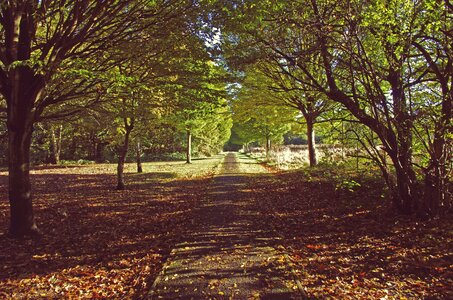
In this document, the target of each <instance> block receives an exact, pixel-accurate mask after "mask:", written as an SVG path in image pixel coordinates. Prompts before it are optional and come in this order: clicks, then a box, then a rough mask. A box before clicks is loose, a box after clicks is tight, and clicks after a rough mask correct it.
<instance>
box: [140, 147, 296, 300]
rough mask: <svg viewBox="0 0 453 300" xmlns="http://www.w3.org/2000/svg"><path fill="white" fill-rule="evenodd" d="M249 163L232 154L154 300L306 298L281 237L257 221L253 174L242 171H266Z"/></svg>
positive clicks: (162, 276)
mask: <svg viewBox="0 0 453 300" xmlns="http://www.w3.org/2000/svg"><path fill="white" fill-rule="evenodd" d="M247 164H253V162H252V163H251V162H250V160H242V159H238V156H237V154H235V153H228V154H227V155H226V157H225V161H224V163H223V168H222V172H221V174H220V175H217V176H216V177H215V178H214V179H213V181H212V183H211V184H210V185H209V186H206V189H207V193H206V194H207V196H206V197H205V199H203V203H202V205H201V207H200V208H199V209H198V210H197V211H196V213H195V214H194V223H195V229H194V230H193V231H191V232H190V233H188V234H187V235H186V239H185V241H184V242H183V243H181V244H178V245H176V247H175V248H174V249H173V250H172V252H171V254H170V256H169V258H168V260H167V262H166V263H165V265H164V267H163V270H162V272H161V273H160V275H159V276H158V277H157V279H156V281H155V282H154V284H153V287H152V289H151V291H150V293H149V297H148V299H196V300H198V299H247V300H248V299H303V294H302V293H301V292H300V290H301V287H300V284H298V283H297V282H296V281H295V280H294V276H293V273H292V272H291V268H290V266H289V264H288V261H287V259H286V258H287V256H286V255H285V253H283V252H282V251H281V250H279V249H280V248H279V247H278V244H279V239H278V238H277V237H276V235H275V233H273V232H270V231H266V229H265V228H264V229H263V228H258V226H257V225H256V224H255V222H254V220H255V219H257V218H259V215H257V214H256V213H254V212H253V211H252V210H251V209H250V204H249V202H250V200H247V199H248V198H249V197H247V194H248V193H250V190H248V188H249V187H248V186H247V182H248V180H249V176H252V174H247V173H244V171H242V170H249V171H252V172H255V171H257V170H258V169H259V171H260V172H261V173H262V172H265V170H264V168H262V167H261V166H259V165H257V164H255V165H253V166H252V165H250V166H249V165H247ZM244 166H246V168H244Z"/></svg>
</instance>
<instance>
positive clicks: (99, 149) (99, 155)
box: [95, 142, 108, 163]
mask: <svg viewBox="0 0 453 300" xmlns="http://www.w3.org/2000/svg"><path fill="white" fill-rule="evenodd" d="M106 145H108V143H106V142H98V143H97V144H96V155H95V162H97V163H103V162H105V158H104V149H105V146H106Z"/></svg>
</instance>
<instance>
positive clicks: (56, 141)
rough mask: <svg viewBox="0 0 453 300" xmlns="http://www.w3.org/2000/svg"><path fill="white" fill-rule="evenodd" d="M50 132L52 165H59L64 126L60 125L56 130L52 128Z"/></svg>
mask: <svg viewBox="0 0 453 300" xmlns="http://www.w3.org/2000/svg"><path fill="white" fill-rule="evenodd" d="M50 132H51V140H50V163H51V164H53V165H58V164H59V163H60V153H61V134H62V126H61V125H59V126H57V128H56V129H55V127H54V126H52V127H51V128H50Z"/></svg>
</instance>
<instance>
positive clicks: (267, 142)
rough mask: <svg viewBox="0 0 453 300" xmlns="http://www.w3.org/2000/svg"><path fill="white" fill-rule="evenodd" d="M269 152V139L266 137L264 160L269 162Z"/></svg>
mask: <svg viewBox="0 0 453 300" xmlns="http://www.w3.org/2000/svg"><path fill="white" fill-rule="evenodd" d="M270 150H271V139H270V137H269V136H266V160H269V151H270Z"/></svg>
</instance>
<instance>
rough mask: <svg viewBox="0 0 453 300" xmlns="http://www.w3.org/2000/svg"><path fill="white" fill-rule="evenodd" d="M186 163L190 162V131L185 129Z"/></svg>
mask: <svg viewBox="0 0 453 300" xmlns="http://www.w3.org/2000/svg"><path fill="white" fill-rule="evenodd" d="M186 163H188V164H191V163H192V133H191V132H190V130H187V145H186Z"/></svg>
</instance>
